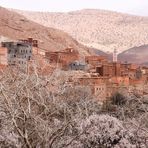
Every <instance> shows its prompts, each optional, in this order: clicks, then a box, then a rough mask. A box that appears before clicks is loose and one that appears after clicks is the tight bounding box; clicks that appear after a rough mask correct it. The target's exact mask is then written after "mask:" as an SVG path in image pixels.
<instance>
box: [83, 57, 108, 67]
mask: <svg viewBox="0 0 148 148" xmlns="http://www.w3.org/2000/svg"><path fill="white" fill-rule="evenodd" d="M106 62H107V58H106V57H104V56H86V57H85V63H87V64H90V65H92V66H93V67H96V66H99V65H102V63H106Z"/></svg>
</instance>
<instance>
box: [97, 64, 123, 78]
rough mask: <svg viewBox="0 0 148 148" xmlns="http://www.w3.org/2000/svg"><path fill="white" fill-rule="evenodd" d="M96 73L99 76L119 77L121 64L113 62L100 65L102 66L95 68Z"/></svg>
mask: <svg viewBox="0 0 148 148" xmlns="http://www.w3.org/2000/svg"><path fill="white" fill-rule="evenodd" d="M96 72H97V73H99V74H100V76H110V77H113V76H121V64H120V63H115V62H110V63H109V62H108V63H107V62H106V63H102V65H99V66H96Z"/></svg>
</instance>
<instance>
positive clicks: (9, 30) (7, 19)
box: [0, 7, 88, 55]
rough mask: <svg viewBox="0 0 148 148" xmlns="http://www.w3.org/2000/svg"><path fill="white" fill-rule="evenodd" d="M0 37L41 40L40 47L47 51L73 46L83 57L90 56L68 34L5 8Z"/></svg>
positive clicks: (0, 15)
mask: <svg viewBox="0 0 148 148" xmlns="http://www.w3.org/2000/svg"><path fill="white" fill-rule="evenodd" d="M0 36H1V37H7V38H10V39H14V40H16V39H24V38H28V37H33V38H35V39H38V40H39V46H40V47H42V48H43V49H45V50H50V51H55V50H62V49H64V48H66V47H68V46H71V47H73V48H74V49H77V50H78V51H79V52H80V53H81V54H83V55H85V54H88V51H87V50H88V48H86V47H84V46H83V45H81V44H79V43H78V42H77V41H75V40H74V39H73V38H72V37H71V36H69V35H68V34H67V33H64V32H63V31H60V30H56V29H53V28H48V27H45V26H42V25H39V24H37V23H35V22H32V21H30V20H27V19H26V18H25V17H24V16H21V15H20V14H18V13H16V12H13V11H9V10H7V9H5V8H3V7H0Z"/></svg>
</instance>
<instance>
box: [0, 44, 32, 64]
mask: <svg viewBox="0 0 148 148" xmlns="http://www.w3.org/2000/svg"><path fill="white" fill-rule="evenodd" d="M1 46H2V48H3V49H5V50H4V51H5V52H4V54H3V57H1V58H2V59H5V63H6V64H8V65H16V64H19V65H24V64H27V61H29V60H30V59H31V57H32V45H31V44H30V43H25V42H2V44H1ZM1 62H2V61H1ZM3 63H4V62H3Z"/></svg>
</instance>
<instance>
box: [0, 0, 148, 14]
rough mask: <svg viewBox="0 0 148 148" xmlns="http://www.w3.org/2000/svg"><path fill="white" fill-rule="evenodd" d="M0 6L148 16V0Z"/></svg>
mask: <svg viewBox="0 0 148 148" xmlns="http://www.w3.org/2000/svg"><path fill="white" fill-rule="evenodd" d="M0 5H1V6H4V7H8V8H16V9H23V10H33V11H55V12H61V11H62V12H63V11H73V10H80V9H84V8H95V9H106V10H114V11H119V12H125V13H130V14H136V15H145V16H148V0H0Z"/></svg>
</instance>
